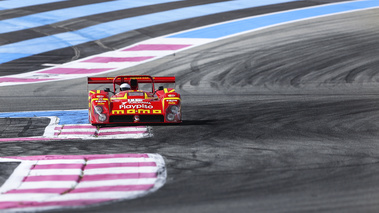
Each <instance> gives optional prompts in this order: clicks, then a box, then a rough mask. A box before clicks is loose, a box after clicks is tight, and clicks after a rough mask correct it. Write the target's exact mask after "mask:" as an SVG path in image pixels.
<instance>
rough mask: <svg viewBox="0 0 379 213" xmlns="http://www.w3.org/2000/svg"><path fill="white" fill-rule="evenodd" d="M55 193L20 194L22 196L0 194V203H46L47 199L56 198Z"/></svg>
mask: <svg viewBox="0 0 379 213" xmlns="http://www.w3.org/2000/svg"><path fill="white" fill-rule="evenodd" d="M57 195H58V194H55V193H22V194H17V193H16V194H1V195H0V202H6V201H20V202H21V201H46V200H47V199H48V198H52V197H54V196H57Z"/></svg>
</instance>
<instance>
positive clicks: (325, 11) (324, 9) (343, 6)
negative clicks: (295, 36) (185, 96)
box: [169, 0, 379, 39]
mask: <svg viewBox="0 0 379 213" xmlns="http://www.w3.org/2000/svg"><path fill="white" fill-rule="evenodd" d="M378 6H379V1H378V0H366V1H356V2H347V3H340V4H333V5H324V6H319V7H314V8H306V9H300V10H295V11H286V12H281V13H275V14H269V15H263V16H258V17H253V18H249V19H244V20H239V21H235V22H229V23H225V24H219V25H215V26H211V27H205V28H201V29H197V30H191V31H188V32H184V33H179V34H175V35H172V36H169V38H211V39H216V38H221V37H225V36H229V35H233V34H237V33H241V32H245V31H249V30H254V29H259V28H263V27H268V26H272V25H276V24H281V23H286V22H291V21H296V20H301V19H307V18H314V17H318V16H323V15H331V14H336V13H342V12H348V11H353V10H359V9H368V8H374V7H378Z"/></svg>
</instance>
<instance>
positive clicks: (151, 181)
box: [75, 178, 157, 188]
mask: <svg viewBox="0 0 379 213" xmlns="http://www.w3.org/2000/svg"><path fill="white" fill-rule="evenodd" d="M156 180H157V178H140V179H117V180H104V181H84V182H80V183H79V184H78V185H77V186H76V187H75V188H87V187H96V186H122V185H140V184H154V183H155V181H156Z"/></svg>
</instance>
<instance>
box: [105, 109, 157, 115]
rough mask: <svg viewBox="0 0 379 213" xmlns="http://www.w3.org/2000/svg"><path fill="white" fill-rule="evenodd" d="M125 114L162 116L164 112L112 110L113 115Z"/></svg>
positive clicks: (154, 110) (155, 110)
mask: <svg viewBox="0 0 379 213" xmlns="http://www.w3.org/2000/svg"><path fill="white" fill-rule="evenodd" d="M123 114H162V110H159V109H153V110H150V109H127V110H112V115H123Z"/></svg>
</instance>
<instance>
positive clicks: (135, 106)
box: [120, 104, 153, 109]
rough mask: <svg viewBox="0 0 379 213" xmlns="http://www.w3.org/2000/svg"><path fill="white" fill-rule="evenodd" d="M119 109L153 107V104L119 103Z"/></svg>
mask: <svg viewBox="0 0 379 213" xmlns="http://www.w3.org/2000/svg"><path fill="white" fill-rule="evenodd" d="M120 109H153V106H151V105H146V104H137V105H126V104H122V105H120Z"/></svg>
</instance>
